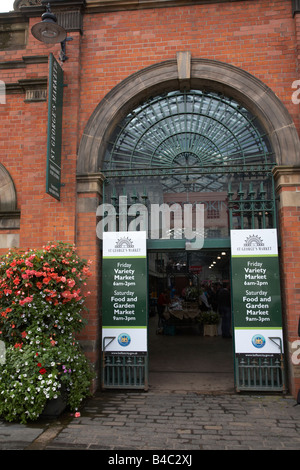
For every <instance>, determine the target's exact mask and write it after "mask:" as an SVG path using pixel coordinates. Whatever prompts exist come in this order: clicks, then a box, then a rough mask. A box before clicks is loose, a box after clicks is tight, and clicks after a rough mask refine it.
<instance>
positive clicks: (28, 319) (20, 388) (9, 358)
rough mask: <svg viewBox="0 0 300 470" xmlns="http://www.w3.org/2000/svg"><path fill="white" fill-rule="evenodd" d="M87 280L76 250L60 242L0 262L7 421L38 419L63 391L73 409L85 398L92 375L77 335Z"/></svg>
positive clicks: (2, 404)
mask: <svg viewBox="0 0 300 470" xmlns="http://www.w3.org/2000/svg"><path fill="white" fill-rule="evenodd" d="M90 275H91V273H90V270H89V266H88V263H87V262H86V261H85V260H82V259H80V257H79V256H78V255H77V254H76V250H75V247H74V246H72V245H67V244H64V243H61V242H59V243H51V244H49V245H48V246H45V247H44V248H43V249H42V250H29V251H27V252H19V251H11V252H9V253H8V254H7V255H5V256H3V257H2V258H1V259H0V340H1V341H3V342H4V344H5V349H6V354H5V361H4V364H2V365H0V416H2V417H4V418H5V419H6V420H7V421H20V422H22V423H25V422H27V421H28V420H33V419H37V418H38V416H39V415H40V414H41V412H42V411H43V409H44V407H45V405H46V403H47V401H48V400H51V399H52V398H57V397H58V396H59V395H60V394H61V390H62V388H64V389H66V390H67V396H68V404H69V406H70V408H71V409H72V410H75V409H77V408H78V407H79V405H80V403H81V402H82V400H83V398H85V397H86V396H87V395H88V394H89V390H90V384H91V379H92V376H93V374H92V371H91V367H90V364H89V362H88V360H87V359H86V357H85V355H84V353H83V351H82V350H81V348H80V345H79V343H78V341H77V340H76V339H75V334H76V333H77V332H80V331H81V330H82V328H83V327H84V325H85V321H84V320H83V317H82V313H83V311H84V310H85V308H86V307H85V304H84V303H85V295H84V294H83V287H84V285H85V284H86V280H87V278H88V277H89V276H90ZM87 294H88V293H87ZM87 294H86V295H87ZM63 385H64V387H62V386H63Z"/></svg>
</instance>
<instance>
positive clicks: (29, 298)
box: [19, 296, 33, 305]
mask: <svg viewBox="0 0 300 470" xmlns="http://www.w3.org/2000/svg"><path fill="white" fill-rule="evenodd" d="M32 300H33V296H31V297H25V299H23V300H20V301H19V304H20V305H24V304H28V303H29V302H32Z"/></svg>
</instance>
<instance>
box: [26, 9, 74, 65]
mask: <svg viewBox="0 0 300 470" xmlns="http://www.w3.org/2000/svg"><path fill="white" fill-rule="evenodd" d="M31 33H32V35H33V36H34V37H35V38H36V39H37V40H38V41H41V42H43V43H45V44H58V43H60V44H61V52H60V56H59V59H60V60H61V61H62V62H64V61H65V60H67V56H66V41H68V40H72V38H67V32H66V30H65V29H64V28H63V27H62V26H60V25H59V24H57V18H56V16H55V15H54V13H52V12H51V8H50V3H48V4H47V6H46V12H45V13H43V15H42V21H40V22H39V23H36V24H35V25H34V26H33V27H32V28H31Z"/></svg>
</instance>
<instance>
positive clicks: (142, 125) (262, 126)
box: [78, 60, 298, 387]
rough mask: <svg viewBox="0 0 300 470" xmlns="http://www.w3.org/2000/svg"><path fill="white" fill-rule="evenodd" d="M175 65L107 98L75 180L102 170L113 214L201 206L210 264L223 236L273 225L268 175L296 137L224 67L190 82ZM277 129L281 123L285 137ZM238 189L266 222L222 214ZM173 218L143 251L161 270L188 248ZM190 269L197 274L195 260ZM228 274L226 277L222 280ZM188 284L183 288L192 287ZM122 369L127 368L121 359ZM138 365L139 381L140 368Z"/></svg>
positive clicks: (278, 110) (257, 89) (247, 81)
mask: <svg viewBox="0 0 300 470" xmlns="http://www.w3.org/2000/svg"><path fill="white" fill-rule="evenodd" d="M177 65H178V63H177V62H175V63H174V61H170V62H169V63H166V64H159V65H158V66H156V67H152V68H149V69H147V70H146V71H142V72H141V73H138V74H136V75H135V76H133V77H131V78H130V79H128V80H126V81H124V82H122V84H121V85H120V86H118V87H117V88H116V89H114V90H113V91H112V92H111V93H110V94H109V95H108V96H107V97H106V99H105V100H104V101H103V102H102V103H101V104H100V106H99V107H98V108H97V109H96V110H95V112H94V114H93V116H92V118H91V120H90V122H89V124H88V126H87V128H86V131H85V134H84V136H83V139H82V143H81V147H80V152H79V160H78V172H79V174H81V175H83V174H97V173H98V172H99V171H101V172H102V174H104V176H105V179H106V183H108V184H106V185H104V189H103V197H104V200H105V201H106V202H114V203H115V204H116V207H117V205H118V202H117V200H118V197H119V195H120V194H123V196H124V195H125V194H126V196H127V197H128V205H130V202H137V201H139V202H144V203H145V202H146V201H148V204H161V203H165V204H171V203H172V204H177V205H178V204H179V205H180V204H184V203H185V202H188V203H192V204H197V203H198V202H202V203H205V204H206V209H207V213H206V223H207V224H206V233H205V245H204V249H205V250H206V254H207V256H209V255H210V257H211V258H213V257H214V256H216V257H217V255H218V253H217V252H216V251H215V250H219V251H221V250H226V249H228V248H229V232H228V231H229V228H234V227H235V225H236V228H239V226H240V225H241V223H242V224H243V227H247V224H248V226H249V228H252V225H251V224H253V222H254V223H255V224H258V225H259V224H263V226H264V227H273V226H274V224H275V223H276V222H275V219H276V217H275V203H274V187H273V180H272V177H271V169H272V167H273V166H274V165H276V162H280V163H282V162H283V161H284V158H285V157H286V156H287V155H288V160H289V162H290V163H291V162H292V161H293V160H294V159H296V154H297V149H296V145H297V142H298V140H297V139H298V137H297V133H296V131H295V128H294V126H293V125H292V123H291V120H290V117H289V115H288V113H287V112H286V110H285V109H284V107H283V106H282V105H281V103H280V102H279V100H278V99H277V98H276V97H275V95H274V94H273V93H272V92H271V91H270V90H269V89H267V88H266V87H265V86H264V85H263V84H261V82H259V81H258V80H256V79H255V78H254V77H252V76H249V75H248V74H246V73H244V72H242V71H240V70H238V69H235V68H233V67H231V66H228V65H225V64H218V63H215V62H212V61H200V60H199V61H197V60H195V61H192V67H191V74H190V76H189V75H188V74H186V75H185V76H184V77H183V78H182V76H181V77H179V76H178V70H179V67H177ZM163 71H164V74H163V73H162V72H163ZM167 71H168V73H167ZM154 72H155V73H154ZM159 72H161V75H160V73H159ZM222 72H223V73H222ZM220 77H221V78H220ZM181 85H184V86H181ZM181 88H183V89H181ZM125 89H126V93H125ZM105 112H106V113H107V114H106V116H105V118H106V119H105V125H104V121H103V120H101V116H104V113H105ZM283 122H286V123H289V124H288V125H287V127H286V132H283ZM286 149H289V152H288V153H285V151H286ZM83 156H84V158H83ZM294 161H295V160H294ZM241 183H243V184H242V185H241ZM229 189H230V190H229ZM245 191H246V193H247V194H248V195H250V193H251V194H256V195H257V198H259V194H261V193H264V200H265V201H266V200H267V201H269V203H270V206H268V217H265V216H264V217H263V218H261V215H260V213H261V208H260V207H258V206H256V209H255V210H254V211H253V213H252V214H251V216H250V217H249V214H247V215H246V214H245V217H244V218H243V221H242V222H241V218H240V214H239V211H232V210H231V211H229V207H228V205H226V201H228V195H229V194H238V192H240V194H243V195H244V194H245ZM216 194H217V198H216ZM212 195H213V196H212ZM229 215H230V217H229ZM264 215H265V213H264ZM175 219H176V217H175V218H174V219H173V221H171V223H170V226H169V225H168V227H167V230H168V231H169V233H167V232H164V233H163V232H162V231H160V233H159V236H157V237H156V238H155V237H154V238H152V239H151V237H150V240H149V243H148V248H149V253H150V255H151V256H152V257H154V258H155V259H156V260H157V254H158V253H160V258H161V261H162V262H163V266H164V267H163V271H164V268H167V265H168V263H169V261H170V256H169V255H168V253H169V252H170V251H171V250H172V255H171V256H172V258H174V257H176V258H177V257H179V258H180V257H182V255H183V253H184V252H183V250H184V249H185V247H186V245H185V238H184V237H183V236H182V231H181V232H180V231H179V232H176V228H178V226H177V225H176V220H175ZM234 224H235V225H234ZM192 228H193V227H191V229H192ZM181 230H182V226H181ZM174 250H176V255H175V252H174ZM162 253H163V257H161V254H162ZM194 254H195V253H194ZM162 258H163V259H162ZM194 263H195V264H194V265H192V266H200V265H199V264H197V263H198V261H197V260H196V261H194ZM211 263H212V266H208V265H207V268H208V269H209V268H210V267H213V261H211ZM201 267H202V265H201ZM156 268H157V269H156V273H155V276H156V281H157V280H159V279H161V280H162V279H163V280H164V281H163V282H167V283H169V281H170V279H171V276H169V275H166V276H165V277H164V276H159V275H158V274H163V275H164V274H167V273H164V272H161V269H162V264H161V265H160V266H158V264H156ZM158 268H159V269H158ZM159 270H160V272H159ZM169 274H170V273H169ZM188 275H189V276H190V275H191V273H190V272H189V273H188ZM222 276H223V274H222ZM228 276H229V269H228V271H227V273H226V274H225V280H228V279H226V277H227V278H228ZM193 277H194V279H193V280H192V284H191V285H190V287H195V285H194V283H193V281H194V280H195V279H196V278H195V276H193ZM200 280H201V281H207V280H209V281H211V279H207V278H206V279H204V278H203V279H202V277H201V276H199V273H198V275H197V280H196V282H197V283H198V284H199V281H200ZM214 280H215V281H222V280H224V279H222V278H221V279H220V278H215V279H214ZM160 287H165V286H163V285H161V286H160ZM167 287H172V285H168V286H167ZM197 295H198V296H199V292H198V294H197ZM185 300H188V299H185ZM189 308H190V306H189ZM123 360H124V357H123V358H122V361H123ZM115 365H116V364H114V365H113V367H115ZM122 367H123V369H124V370H125V369H126V364H125V363H124V361H123V362H122ZM144 367H145V374H146V369H147V364H146V363H145V366H144ZM106 385H107V386H113V387H114V386H118V385H120V384H118V383H114V384H106ZM122 385H123V386H124V383H122ZM133 385H138V384H133ZM139 385H143V384H139ZM126 386H129V384H126Z"/></svg>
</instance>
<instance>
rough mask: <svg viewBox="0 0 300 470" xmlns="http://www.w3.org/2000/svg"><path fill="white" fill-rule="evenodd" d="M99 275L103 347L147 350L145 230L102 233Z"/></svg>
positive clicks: (119, 349)
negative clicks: (100, 277) (100, 282)
mask: <svg viewBox="0 0 300 470" xmlns="http://www.w3.org/2000/svg"><path fill="white" fill-rule="evenodd" d="M102 277H103V279H102V286H103V287H102V312H103V313H102V339H103V348H104V349H105V351H106V352H111V353H117V354H120V353H131V354H132V353H137V352H139V353H140V352H145V353H146V352H147V301H148V295H147V292H148V289H147V283H148V280H147V255H146V232H107V233H103V269H102Z"/></svg>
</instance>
